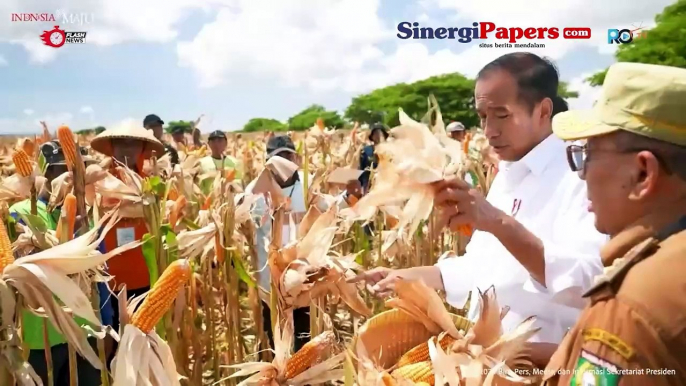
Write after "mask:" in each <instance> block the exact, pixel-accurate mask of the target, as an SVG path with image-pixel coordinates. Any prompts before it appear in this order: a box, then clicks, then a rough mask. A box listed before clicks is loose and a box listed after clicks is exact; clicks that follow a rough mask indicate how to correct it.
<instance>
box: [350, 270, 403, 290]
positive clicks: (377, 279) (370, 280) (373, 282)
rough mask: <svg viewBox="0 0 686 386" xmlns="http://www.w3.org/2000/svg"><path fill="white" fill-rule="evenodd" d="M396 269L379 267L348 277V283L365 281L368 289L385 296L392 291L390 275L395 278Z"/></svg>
mask: <svg viewBox="0 0 686 386" xmlns="http://www.w3.org/2000/svg"><path fill="white" fill-rule="evenodd" d="M394 272H395V270H393V269H390V268H386V267H377V268H374V269H372V270H369V271H365V272H362V273H360V274H359V275H357V276H355V277H354V278H352V279H348V283H359V282H364V283H365V285H366V287H367V290H368V291H369V292H371V293H372V294H374V295H376V296H378V297H385V296H387V295H388V294H390V293H391V292H392V291H389V289H388V288H387V287H388V282H389V281H388V280H386V279H388V277H389V276H391V278H393V277H394V276H395V275H394Z"/></svg>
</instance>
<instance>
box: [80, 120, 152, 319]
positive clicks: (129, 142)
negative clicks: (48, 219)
mask: <svg viewBox="0 0 686 386" xmlns="http://www.w3.org/2000/svg"><path fill="white" fill-rule="evenodd" d="M91 148H93V150H95V151H97V152H99V153H102V154H104V155H106V156H108V157H112V158H114V159H115V160H117V161H119V162H121V163H123V164H125V165H126V166H127V167H128V168H129V169H131V170H132V171H134V172H136V173H138V174H139V175H141V176H143V162H144V161H145V160H146V159H148V158H150V157H152V156H153V155H159V154H163V153H164V151H165V149H164V145H162V143H161V142H160V141H158V140H157V139H156V138H155V137H154V136H153V134H152V133H151V132H150V131H149V130H145V129H142V128H138V127H121V128H117V129H110V130H106V131H104V132H103V133H101V134H100V135H98V136H97V137H95V138H94V139H93V141H92V142H91ZM111 172H112V173H113V174H114V175H115V176H116V177H118V178H120V179H122V178H123V176H121V175H120V174H119V172H118V171H117V170H114V169H113V170H112V171H111ZM146 233H148V228H147V226H146V223H145V219H144V218H143V213H142V211H141V213H140V214H139V215H138V216H137V217H135V218H134V217H130V218H123V219H121V220H120V221H119V222H118V223H117V224H116V225H115V226H114V227H113V228H112V229H111V230H110V231H109V232H108V233H107V235H106V236H105V239H104V241H103V243H104V247H103V248H104V251H105V252H107V251H110V250H112V249H114V248H117V247H118V246H121V245H124V244H126V243H129V242H132V241H136V240H140V239H142V238H143V236H144V235H145V234H146ZM107 265H108V272H109V274H110V275H112V276H114V278H113V279H112V281H110V287H111V288H112V289H113V290H115V291H118V290H119V289H120V288H121V286H122V285H125V286H126V290H127V293H128V295H129V297H131V296H137V295H142V294H143V293H145V292H146V291H148V289H150V276H149V273H148V266H147V264H146V261H145V258H144V256H143V250H142V248H141V247H140V246H139V247H137V248H134V249H131V250H129V251H126V252H124V253H122V254H120V255H117V256H114V257H113V258H111V259H110V260H108V261H107ZM113 302H114V323H113V327H114V328H115V330H116V329H118V327H119V310H118V307H117V301H116V298H114V297H113Z"/></svg>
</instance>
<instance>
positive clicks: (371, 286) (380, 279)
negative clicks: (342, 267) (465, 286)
mask: <svg viewBox="0 0 686 386" xmlns="http://www.w3.org/2000/svg"><path fill="white" fill-rule="evenodd" d="M400 279H404V280H422V281H424V282H425V283H426V284H427V285H428V286H429V287H432V288H436V286H437V285H438V286H439V287H442V285H443V283H442V281H441V280H440V271H439V270H438V268H436V267H414V268H406V269H390V268H386V267H378V268H374V269H372V270H370V271H367V272H363V273H361V274H359V275H357V276H356V277H354V278H352V279H349V280H348V283H358V282H361V281H364V282H365V283H366V284H367V290H369V292H371V293H372V294H374V295H375V296H377V297H380V298H385V297H387V296H390V295H392V294H393V293H394V292H395V283H396V282H397V281H398V280H400ZM437 281H441V282H440V283H437Z"/></svg>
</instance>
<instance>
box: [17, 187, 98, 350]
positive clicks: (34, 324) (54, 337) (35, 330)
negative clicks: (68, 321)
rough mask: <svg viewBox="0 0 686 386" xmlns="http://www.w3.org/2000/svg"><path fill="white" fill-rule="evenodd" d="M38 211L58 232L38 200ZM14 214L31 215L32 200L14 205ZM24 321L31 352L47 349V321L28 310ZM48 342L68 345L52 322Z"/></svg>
mask: <svg viewBox="0 0 686 386" xmlns="http://www.w3.org/2000/svg"><path fill="white" fill-rule="evenodd" d="M36 209H37V211H36V213H37V216H38V217H40V219H41V220H43V221H44V222H45V225H47V227H48V229H50V230H56V229H57V221H56V220H55V218H53V216H52V215H51V213H50V212H48V208H47V206H46V205H45V203H44V202H43V201H40V200H38V201H37V202H36ZM55 212H59V211H55ZM12 213H21V214H23V215H30V214H31V200H30V199H29V200H24V201H20V202H18V203H16V204H14V205H12V207H10V214H12ZM58 218H59V217H58ZM17 220H20V218H17ZM22 319H23V326H22V334H23V341H24V343H25V344H26V345H27V346H28V348H29V349H30V350H43V349H44V348H45V345H44V344H43V320H46V319H45V318H42V317H40V316H37V315H35V314H33V313H32V312H31V311H29V310H26V309H24V310H23V311H22ZM74 321H75V322H76V324H78V325H79V326H82V325H84V324H89V323H88V321H86V320H85V319H82V318H79V317H74ZM48 342H49V343H50V347H53V346H56V345H58V344H63V343H67V340H66V339H65V338H64V336H62V334H60V333H59V332H57V330H56V329H55V327H54V326H53V324H52V322H50V323H48Z"/></svg>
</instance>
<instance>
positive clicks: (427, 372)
mask: <svg viewBox="0 0 686 386" xmlns="http://www.w3.org/2000/svg"><path fill="white" fill-rule="evenodd" d="M393 375H394V376H397V377H400V378H405V379H407V380H409V381H412V382H426V383H428V384H429V385H431V386H433V385H434V382H435V378H434V369H433V367H432V366H431V362H428V361H427V362H419V363H414V364H411V365H407V366H403V367H400V368H399V369H397V370H395V371H393Z"/></svg>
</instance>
